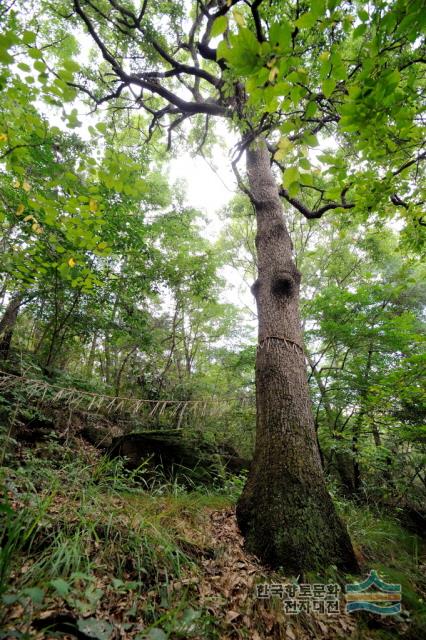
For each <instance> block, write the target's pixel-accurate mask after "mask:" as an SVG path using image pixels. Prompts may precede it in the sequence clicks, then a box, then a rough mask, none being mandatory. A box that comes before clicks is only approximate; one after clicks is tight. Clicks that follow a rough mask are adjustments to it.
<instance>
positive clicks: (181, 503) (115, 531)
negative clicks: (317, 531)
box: [0, 440, 426, 640]
mask: <svg viewBox="0 0 426 640" xmlns="http://www.w3.org/2000/svg"><path fill="white" fill-rule="evenodd" d="M2 475H3V481H4V482H5V484H6V490H7V496H8V499H7V500H6V502H5V503H4V504H3V506H2V508H1V511H2V513H1V515H2V528H3V536H2V537H3V549H2V556H1V563H0V572H1V578H2V583H3V588H2V590H0V593H1V594H2V613H1V616H0V621H1V622H0V637H1V638H58V637H60V638H80V639H83V640H86V639H88V638H95V639H96V638H97V639H98V640H114V639H119V638H120V639H138V640H166V639H172V640H174V639H175V638H176V639H177V638H195V639H197V638H198V639H200V640H204V639H205V640H208V639H210V638H211V639H212V640H213V639H215V638H217V639H222V640H237V639H241V640H243V639H247V640H248V639H250V640H263V639H264V638H276V639H277V640H278V639H288V640H299V639H300V640H305V639H306V640H311V639H321V640H328V639H333V638H353V639H355V638H362V639H366V640H368V639H370V638H371V639H372V640H375V639H379V638H383V639H385V638H397V637H402V638H406V639H407V640H414V638H416V640H418V639H419V638H420V637H422V633H424V630H425V626H424V625H425V613H424V608H423V603H424V598H425V593H426V581H425V578H424V567H425V565H424V564H423V565H422V562H421V560H420V557H421V543H420V540H419V539H418V538H417V537H416V536H414V535H412V534H410V533H408V532H407V531H405V530H404V529H402V527H401V526H400V525H399V524H398V523H397V522H395V521H394V520H392V519H389V518H385V517H378V515H377V512H374V511H373V510H371V509H367V508H366V507H354V506H353V505H349V504H348V503H343V502H341V504H340V505H339V508H340V511H341V513H342V516H343V517H344V518H345V519H346V522H347V524H348V527H349V530H350V533H351V536H352V538H353V540H354V543H355V546H356V550H357V553H358V556H359V558H360V560H361V562H362V565H363V568H365V571H364V572H363V575H362V577H361V578H360V577H359V576H358V577H356V576H342V575H339V574H338V573H337V572H333V571H331V572H329V573H328V574H327V575H326V576H315V575H311V574H310V575H306V576H298V577H295V576H286V575H285V573H283V572H275V573H272V572H270V571H268V570H266V569H265V568H264V567H262V566H261V565H260V564H259V563H258V562H257V560H256V558H254V557H253V556H251V555H249V554H247V553H246V552H245V550H244V548H243V540H242V538H241V536H240V534H239V531H238V528H237V524H236V519H235V509H234V505H235V499H236V496H237V494H238V491H239V490H240V484H241V483H240V481H239V480H238V478H229V479H228V480H227V481H226V482H225V484H224V485H222V486H220V487H214V488H210V489H207V488H201V487H199V488H196V489H193V490H188V489H185V488H184V487H183V486H181V485H180V484H178V483H171V482H166V481H165V480H164V478H161V477H160V476H158V477H156V478H152V477H151V478H150V479H149V482H148V480H147V479H146V478H145V479H144V478H143V477H140V476H139V477H138V476H137V474H135V472H128V471H126V470H125V468H124V467H123V465H122V463H121V462H120V460H115V461H110V460H107V459H106V458H104V457H103V456H101V455H100V453H99V452H98V451H97V450H96V449H95V448H94V447H91V446H90V445H87V443H83V442H82V441H81V440H79V441H77V440H76V441H75V442H72V443H68V444H67V445H66V446H63V445H61V444H60V443H58V442H57V441H55V440H52V441H51V442H49V443H45V444H44V445H43V446H38V447H37V448H36V449H34V448H28V449H24V450H22V449H21V451H20V456H19V460H16V458H15V459H14V458H12V457H11V458H9V459H8V458H7V457H6V459H5V460H3V464H2ZM141 481H142V484H141ZM423 562H424V561H423ZM373 568H374V569H377V570H378V571H379V572H380V575H381V576H382V577H383V578H384V579H385V580H386V581H387V582H396V583H401V584H402V596H403V611H402V613H401V614H400V615H397V616H380V615H374V614H370V613H365V612H360V613H356V614H349V613H345V606H344V604H345V603H344V599H343V596H341V598H340V606H339V609H340V610H339V611H338V612H337V613H334V614H319V613H315V614H313V613H299V614H298V615H292V614H287V613H285V612H284V607H283V600H282V599H281V598H280V597H268V598H259V597H257V592H256V585H259V584H264V583H268V584H295V583H297V582H299V583H303V582H306V583H322V582H323V583H337V584H339V586H341V587H342V590H343V585H344V584H345V582H357V581H360V580H363V579H364V578H365V577H366V575H367V574H368V571H369V570H370V569H373ZM422 576H423V577H422ZM422 611H423V612H422ZM1 629H2V631H1Z"/></svg>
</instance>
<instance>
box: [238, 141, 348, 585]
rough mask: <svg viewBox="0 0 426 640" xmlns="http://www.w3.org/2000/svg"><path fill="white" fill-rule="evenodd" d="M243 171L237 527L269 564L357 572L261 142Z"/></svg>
mask: <svg viewBox="0 0 426 640" xmlns="http://www.w3.org/2000/svg"><path fill="white" fill-rule="evenodd" d="M247 172H248V179H249V184H250V191H251V197H252V200H253V204H254V206H255V209H256V217H257V235H256V247H257V252H258V279H257V280H256V282H255V283H254V285H253V288H252V290H253V293H254V295H255V298H256V303H257V310H258V319H259V344H258V349H257V357H256V402H257V429H256V446H255V453H254V458H253V462H252V466H251V470H250V474H249V478H248V480H247V484H246V486H245V488H244V491H243V494H242V496H241V498H240V500H239V502H238V505H237V518H238V523H239V526H240V528H241V531H242V533H243V534H244V536H245V539H246V545H247V548H248V550H250V551H252V552H253V553H255V554H256V555H257V556H258V557H259V558H260V559H261V560H262V561H263V562H265V563H266V564H269V565H272V566H283V567H284V568H285V569H286V570H291V571H294V572H296V573H299V572H300V571H304V570H310V569H318V568H321V569H324V567H326V566H328V565H331V564H334V565H336V566H338V567H341V568H343V569H347V570H351V569H356V568H357V562H356V559H355V556H354V552H353V549H352V545H351V541H350V539H349V536H348V534H347V532H346V529H345V527H344V525H343V524H342V522H341V521H340V519H339V517H338V516H337V514H336V511H335V508H334V505H333V503H332V501H331V498H330V496H329V494H328V492H327V489H326V485H325V480H324V475H323V470H322V467H321V460H320V455H319V450H318V443H317V438H316V434H315V426H314V419H313V413H312V407H311V401H310V397H309V387H308V382H307V376H306V365H305V355H304V352H303V347H302V336H301V326H300V316H299V284H300V274H299V272H298V271H297V269H296V267H295V264H294V262H293V258H292V243H291V240H290V236H289V234H288V231H287V229H286V226H285V222H284V217H283V210H282V205H281V201H280V197H279V194H278V188H277V185H276V182H275V179H274V176H273V173H272V171H271V166H270V156H269V152H268V151H267V149H266V146H265V144H264V143H263V142H262V141H259V142H257V143H255V146H253V147H252V148H251V149H249V150H248V151H247Z"/></svg>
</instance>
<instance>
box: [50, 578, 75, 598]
mask: <svg viewBox="0 0 426 640" xmlns="http://www.w3.org/2000/svg"><path fill="white" fill-rule="evenodd" d="M50 584H51V585H52V587H53V588H54V589H55V590H56V592H57V593H58V595H60V596H61V598H65V597H66V596H67V595H68V594H69V592H70V588H71V587H70V585H69V584H68V582H66V581H65V580H63V579H62V578H56V579H55V580H51V581H50Z"/></svg>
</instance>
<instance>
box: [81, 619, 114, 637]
mask: <svg viewBox="0 0 426 640" xmlns="http://www.w3.org/2000/svg"><path fill="white" fill-rule="evenodd" d="M77 628H78V630H79V631H81V632H82V633H85V634H86V635H87V636H89V637H90V638H95V639H96V640H110V638H111V636H112V634H113V632H114V627H113V626H112V624H110V623H109V622H107V621H106V620H97V619H96V618H79V620H77Z"/></svg>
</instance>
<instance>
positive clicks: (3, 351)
mask: <svg viewBox="0 0 426 640" xmlns="http://www.w3.org/2000/svg"><path fill="white" fill-rule="evenodd" d="M23 298H24V296H23V295H22V293H16V294H15V295H13V296H12V298H11V299H10V302H9V304H8V305H7V307H6V311H5V312H4V314H3V318H2V319H1V320H0V358H2V359H3V360H7V358H8V356H9V351H10V345H11V343H12V338H13V332H14V330H15V325H16V321H17V319H18V314H19V309H20V306H21V304H22V301H23Z"/></svg>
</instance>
